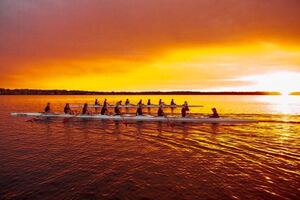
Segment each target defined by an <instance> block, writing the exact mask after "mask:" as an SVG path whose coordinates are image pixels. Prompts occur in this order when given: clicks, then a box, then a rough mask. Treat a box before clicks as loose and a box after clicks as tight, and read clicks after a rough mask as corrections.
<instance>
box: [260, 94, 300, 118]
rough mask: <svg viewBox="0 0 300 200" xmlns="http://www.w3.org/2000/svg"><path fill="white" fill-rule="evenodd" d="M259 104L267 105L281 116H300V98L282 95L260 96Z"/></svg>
mask: <svg viewBox="0 0 300 200" xmlns="http://www.w3.org/2000/svg"><path fill="white" fill-rule="evenodd" d="M257 100H258V101H259V102H263V103H265V104H266V106H267V108H268V109H269V110H270V111H272V112H275V113H280V114H299V113H300V105H299V100H300V98H299V96H292V95H280V96H259V97H258V98H257Z"/></svg>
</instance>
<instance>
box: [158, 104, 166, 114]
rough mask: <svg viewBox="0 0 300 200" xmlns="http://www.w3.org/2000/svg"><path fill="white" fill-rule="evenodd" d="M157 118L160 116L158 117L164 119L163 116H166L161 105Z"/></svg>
mask: <svg viewBox="0 0 300 200" xmlns="http://www.w3.org/2000/svg"><path fill="white" fill-rule="evenodd" d="M157 116H158V117H163V116H165V113H164V111H163V108H162V105H160V106H159V108H158V111H157Z"/></svg>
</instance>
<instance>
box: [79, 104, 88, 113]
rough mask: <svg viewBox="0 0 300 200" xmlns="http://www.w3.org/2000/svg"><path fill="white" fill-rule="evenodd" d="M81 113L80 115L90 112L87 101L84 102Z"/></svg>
mask: <svg viewBox="0 0 300 200" xmlns="http://www.w3.org/2000/svg"><path fill="white" fill-rule="evenodd" d="M81 114H82V115H89V114H90V112H89V110H88V104H87V103H85V104H84V106H83V108H82V113H81Z"/></svg>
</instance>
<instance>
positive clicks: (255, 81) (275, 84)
mask: <svg viewBox="0 0 300 200" xmlns="http://www.w3.org/2000/svg"><path fill="white" fill-rule="evenodd" d="M231 81H241V82H244V83H247V84H248V85H247V86H241V87H236V88H235V90H240V91H272V92H280V93H281V95H285V96H287V95H289V94H291V93H292V92H296V91H299V90H300V73H297V72H292V71H278V72H274V73H269V74H260V75H251V76H244V77H241V78H237V79H232V80H231ZM228 89H233V88H227V89H226V88H224V90H228Z"/></svg>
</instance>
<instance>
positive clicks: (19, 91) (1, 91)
mask: <svg viewBox="0 0 300 200" xmlns="http://www.w3.org/2000/svg"><path fill="white" fill-rule="evenodd" d="M0 95H280V93H279V92H265V91H257V92H195V91H141V92H129V91H123V92H97V91H81V90H36V89H3V88H0ZM291 95H300V92H293V93H291Z"/></svg>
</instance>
